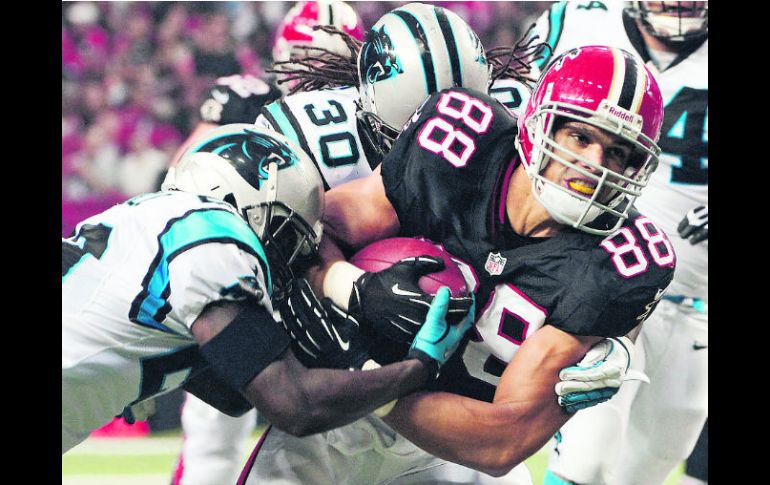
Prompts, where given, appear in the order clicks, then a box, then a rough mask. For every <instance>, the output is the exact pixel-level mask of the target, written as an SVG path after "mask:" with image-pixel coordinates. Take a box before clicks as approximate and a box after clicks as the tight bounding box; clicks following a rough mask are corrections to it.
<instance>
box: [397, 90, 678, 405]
mask: <svg viewBox="0 0 770 485" xmlns="http://www.w3.org/2000/svg"><path fill="white" fill-rule="evenodd" d="M516 134H517V128H516V122H515V118H513V117H512V116H511V115H510V114H509V112H508V110H507V109H506V108H505V107H503V105H502V104H501V103H499V102H498V101H496V100H495V99H494V98H492V97H490V96H488V95H486V94H483V93H479V92H476V91H472V90H467V89H463V88H453V89H449V90H445V91H442V92H440V93H437V94H434V95H433V96H431V97H430V98H429V99H428V100H427V101H426V102H425V103H424V104H423V106H422V107H421V108H420V109H419V110H418V111H417V112H416V113H415V115H414V116H413V117H412V118H411V120H410V123H408V124H407V126H406V127H405V128H404V130H403V131H402V132H401V134H400V136H399V137H398V139H397V140H396V142H395V144H394V147H393V149H392V150H391V152H390V153H389V154H388V155H387V156H386V157H385V158H384V160H383V162H382V178H383V183H384V186H385V193H386V195H387V197H388V199H389V200H390V202H391V203H392V205H393V207H394V208H395V210H396V213H397V215H398V219H399V221H400V224H401V232H402V234H403V235H406V236H424V237H426V238H428V239H431V240H433V241H436V242H438V243H441V244H442V245H443V246H444V247H445V248H446V250H447V251H449V252H450V253H451V254H453V255H455V256H456V257H457V258H458V259H460V260H462V261H464V262H465V263H466V264H467V265H468V270H467V271H465V273H466V274H472V275H473V277H472V279H474V280H475V288H476V307H477V320H476V324H475V332H469V336H470V341H468V337H466V342H465V344H464V347H462V348H461V349H460V350H458V352H457V353H456V354H455V355H454V356H453V357H452V359H451V360H450V362H449V363H448V364H447V366H446V367H445V368H444V370H443V371H442V377H441V378H440V379H439V386H440V387H441V388H443V389H445V390H450V391H453V392H458V393H460V394H465V395H470V396H472V397H475V398H477V399H486V400H491V399H492V396H493V394H494V385H496V384H497V381H498V379H499V376H500V375H501V373H502V370H503V368H504V367H505V365H506V364H507V363H508V362H509V361H510V360H511V358H512V357H513V355H514V354H515V353H516V351H517V349H518V348H519V346H520V345H521V344H522V343H523V342H524V340H526V338H527V337H528V336H530V335H532V333H533V332H535V331H536V330H537V329H539V328H541V327H542V326H543V325H544V324H546V323H548V324H550V325H553V326H555V327H557V328H559V329H562V330H564V331H565V332H569V333H572V334H576V335H595V336H605V337H609V336H619V335H624V334H626V333H627V332H628V331H629V330H631V329H632V328H633V327H635V326H637V325H638V324H639V323H641V322H642V321H643V320H644V319H645V318H646V317H647V316H648V315H649V314H650V312H651V311H652V309H653V308H654V306H655V305H656V304H657V302H658V300H659V299H660V297H661V295H662V293H663V291H664V289H665V288H666V287H667V286H668V284H669V283H670V281H671V278H672V275H673V269H674V264H675V256H674V252H673V250H672V247H671V244H670V243H669V241H668V239H667V238H666V236H665V234H664V233H663V232H662V231H661V230H660V229H658V228H657V227H656V226H655V224H654V223H652V221H650V220H649V219H648V218H646V217H644V216H643V215H641V214H639V213H638V212H636V211H632V213H631V215H630V217H629V218H628V220H627V221H626V222H625V224H624V225H623V226H622V227H621V228H620V229H619V230H618V231H617V232H616V233H614V234H612V235H610V236H608V237H606V238H603V237H601V236H595V235H591V234H588V233H585V232H581V231H577V230H574V229H570V228H567V229H565V230H563V231H561V232H560V233H558V234H557V235H555V236H553V237H549V238H526V237H522V236H519V235H517V234H516V233H514V232H513V230H512V229H511V228H510V224H509V223H508V221H507V216H506V205H505V201H506V196H507V192H508V188H509V181H510V179H511V176H512V174H513V171H514V170H515V169H516V168H517V167H518V166H519V164H520V162H519V159H518V155H517V153H516V149H515V145H514V139H515V137H516ZM474 334H475V335H474Z"/></svg>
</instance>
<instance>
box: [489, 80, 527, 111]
mask: <svg viewBox="0 0 770 485" xmlns="http://www.w3.org/2000/svg"><path fill="white" fill-rule="evenodd" d="M489 94H490V96H492V97H493V98H495V99H497V100H498V101H500V102H501V103H503V106H505V107H506V108H508V110H509V111H511V112H512V113H513V114H514V115H515V116H516V117H518V116H520V115H521V113H522V112H523V111H524V108H525V107H526V106H527V103H528V102H529V98H530V97H531V96H532V90H531V89H530V88H529V86H527V85H526V84H524V83H522V82H520V81H517V80H515V79H498V80H497V81H495V82H493V83H492V86H490V87H489Z"/></svg>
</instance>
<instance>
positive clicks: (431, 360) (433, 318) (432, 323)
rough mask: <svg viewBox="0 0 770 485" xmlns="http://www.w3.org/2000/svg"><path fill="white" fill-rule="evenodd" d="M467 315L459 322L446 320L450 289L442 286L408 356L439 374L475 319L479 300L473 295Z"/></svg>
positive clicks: (433, 373)
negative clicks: (453, 323) (451, 322)
mask: <svg viewBox="0 0 770 485" xmlns="http://www.w3.org/2000/svg"><path fill="white" fill-rule="evenodd" d="M471 298H473V303H472V304H471V307H470V309H469V310H468V314H467V315H466V316H465V318H464V319H463V320H462V321H461V322H460V323H459V324H457V325H451V324H449V323H447V321H446V313H447V308H448V306H449V288H447V287H445V286H442V287H441V288H439V290H438V292H436V296H435V297H433V301H432V303H431V305H430V310H428V315H427V316H426V317H425V323H424V324H423V325H422V326H421V327H420V331H419V332H417V335H415V337H414V340H413V341H412V346H411V347H409V353H408V354H407V358H408V359H409V358H412V359H419V360H421V361H422V362H423V363H425V365H427V366H428V368H429V369H430V370H431V372H432V374H431V375H432V376H434V378H435V377H438V372H439V369H440V368H441V366H442V365H444V364H445V363H446V361H447V360H448V359H449V357H451V355H452V353H453V352H454V351H455V350H456V349H457V346H458V345H459V344H460V341H461V340H462V338H463V336H464V335H465V332H467V331H468V329H470V328H471V326H472V325H473V322H474V321H475V319H476V299H475V298H474V297H473V296H472V297H471Z"/></svg>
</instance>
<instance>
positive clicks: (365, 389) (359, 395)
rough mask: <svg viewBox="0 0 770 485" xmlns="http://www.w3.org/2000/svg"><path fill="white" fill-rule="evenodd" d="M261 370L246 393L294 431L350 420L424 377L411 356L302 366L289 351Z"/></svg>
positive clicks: (278, 422)
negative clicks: (362, 367) (371, 364)
mask: <svg viewBox="0 0 770 485" xmlns="http://www.w3.org/2000/svg"><path fill="white" fill-rule="evenodd" d="M266 372H269V374H267V375H265V376H257V379H255V382H253V383H252V385H251V386H250V388H249V389H247V390H246V395H247V397H248V398H249V399H250V400H252V402H253V403H254V404H255V405H256V407H257V409H258V410H259V412H260V413H263V414H264V415H265V417H266V418H267V419H268V420H269V421H270V422H272V423H273V424H274V425H275V426H276V427H278V428H280V429H282V430H284V431H286V432H288V433H290V434H293V435H295V436H306V435H309V434H313V433H319V432H321V431H325V430H328V429H332V428H336V427H339V426H343V425H345V424H348V423H350V422H353V421H355V420H357V419H359V418H361V417H363V416H365V415H367V414H369V413H371V412H372V411H374V410H375V409H377V408H379V407H381V406H382V405H384V404H386V403H388V402H390V401H392V400H394V399H397V398H399V397H402V396H404V395H406V394H408V393H410V392H413V391H415V390H417V389H419V388H420V387H421V386H422V385H423V384H424V383H425V381H426V379H427V378H428V370H427V369H426V368H425V366H424V364H422V363H421V362H420V361H417V360H415V359H411V360H405V361H403V362H397V363H395V364H391V365H388V366H384V367H382V368H379V369H375V370H370V371H347V370H336V369H307V368H305V367H304V366H302V365H301V364H299V362H298V361H297V360H296V358H295V357H293V355H292V356H290V357H287V358H286V359H284V360H282V362H281V363H279V364H278V365H274V366H271V368H269V369H266ZM266 386H269V387H266ZM267 389H270V390H269V391H268V390H267ZM275 389H280V390H281V391H280V392H275V391H274V390H275Z"/></svg>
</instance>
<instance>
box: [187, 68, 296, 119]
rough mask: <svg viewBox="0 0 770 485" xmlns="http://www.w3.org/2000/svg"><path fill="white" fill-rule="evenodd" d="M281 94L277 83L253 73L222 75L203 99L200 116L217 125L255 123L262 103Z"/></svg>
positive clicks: (271, 100) (269, 101) (264, 103)
mask: <svg viewBox="0 0 770 485" xmlns="http://www.w3.org/2000/svg"><path fill="white" fill-rule="evenodd" d="M280 97H281V91H280V90H279V89H278V88H277V87H276V86H275V85H273V84H272V83H268V82H265V81H263V80H261V79H259V78H256V77H254V76H252V75H249V74H247V75H240V74H236V75H233V76H227V77H220V78H219V79H217V82H216V84H215V85H214V86H213V87H212V88H211V89H210V90H209V91H208V93H207V95H206V99H205V100H204V101H203V103H201V107H200V115H201V120H203V121H205V122H207V123H214V124H217V125H226V124H229V123H254V122H255V121H256V119H257V116H259V110H260V109H262V106H264V105H266V104H268V103H272V102H273V101H275V100H276V99H278V98H280Z"/></svg>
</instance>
